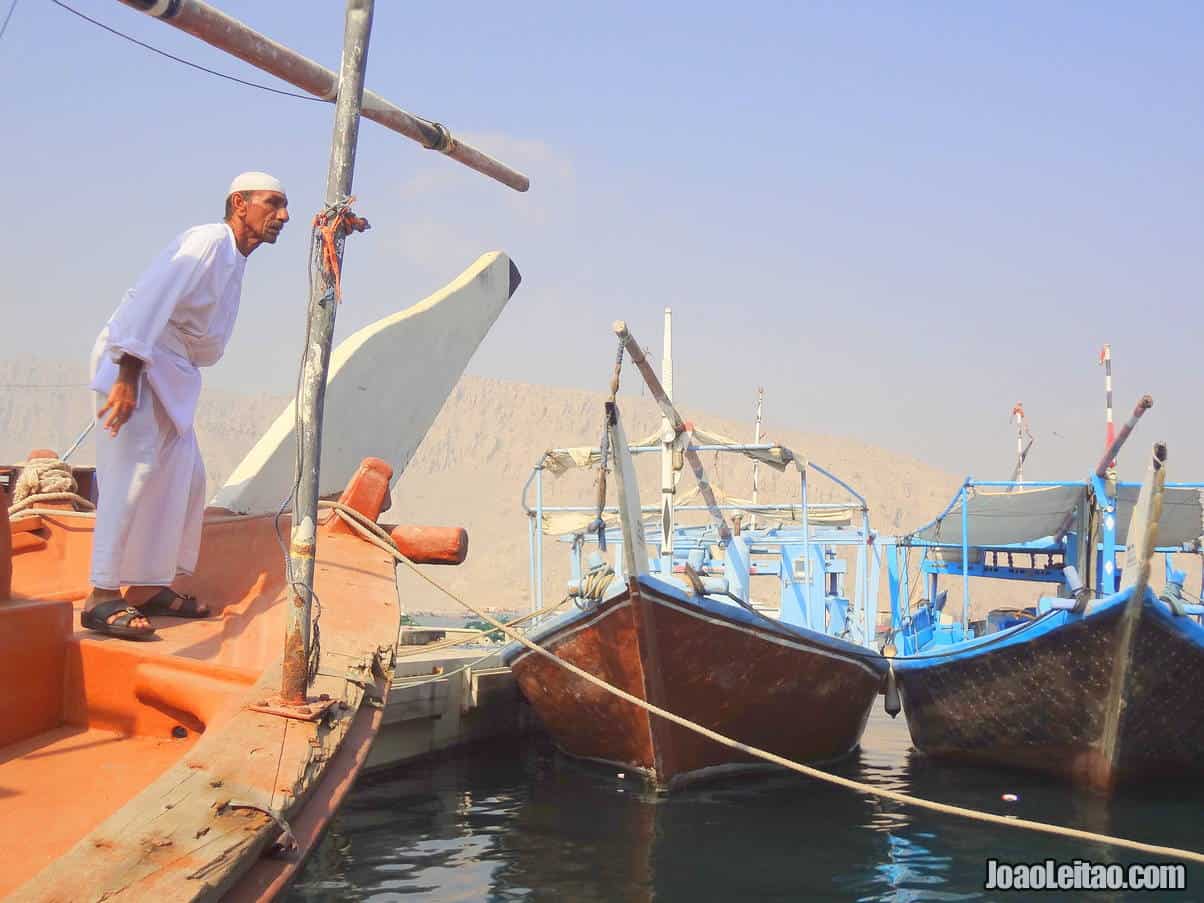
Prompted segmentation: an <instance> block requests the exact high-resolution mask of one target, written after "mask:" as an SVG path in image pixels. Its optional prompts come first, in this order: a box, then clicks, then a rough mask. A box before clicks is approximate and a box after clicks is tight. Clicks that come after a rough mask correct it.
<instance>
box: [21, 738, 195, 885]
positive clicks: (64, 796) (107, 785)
mask: <svg viewBox="0 0 1204 903" xmlns="http://www.w3.org/2000/svg"><path fill="white" fill-rule="evenodd" d="M196 741H197V735H196V734H193V733H189V735H188V736H187V737H185V738H183V739H174V738H163V737H129V736H125V735H123V734H121V733H118V732H116V731H108V730H100V729H98V728H89V727H81V726H77V725H71V724H64V725H60V726H59V727H56V728H53V729H52V730H49V731H45V732H44V733H41V734H37V735H36V736H33V737H29V738H26V739H25V740H22V741H20V742H18V743H15V744H13V745H11V746H10V747H9V748H7V749H6V750H4V752H3V753H2V754H0V807H2V808H3V811H4V817H5V821H6V823H8V824H9V825H12V826H16V825H27V826H31V827H30V830H25V831H19V830H10V831H5V832H0V862H4V863H5V868H4V869H2V870H0V896H6V895H7V894H9V893H11V892H12V891H13V890H15V889H16V888H17V887H19V886H20V885H21V884H22V883H23V882H24V881H25V880H26V879H28V878H29V877H30V876H32V875H34V874H37V873H38V872H39V871H41V870H42V869H43V868H45V867H46V866H48V865H50V864H51V863H52V862H54V860H55V859H57V858H58V857H59V856H62V855H63V854H64V853H66V852H67V850H69V849H71V847H72V846H74V845H75V843H76V841H78V840H79V838H81V837H83V836H84V835H86V834H88V833H89V832H90V831H91V830H92V829H93V828H95V827H96V826H97V825H99V824H100V823H101V822H103V821H104V820H105V818H107V817H108V816H109V815H110V814H111V813H113V812H115V811H117V810H118V809H120V808H121V807H122V806H124V805H125V804H126V803H127V802H129V801H130V800H131V799H133V798H134V797H135V796H137V795H138V793H139V792H141V791H142V789H143V788H145V787H146V785H147V784H149V783H151V782H152V781H153V780H154V779H155V778H157V777H158V776H159V775H160V774H162V773H163V772H165V771H166V770H167V769H168V768H170V767H171V766H172V765H173V764H174V763H175V762H176V761H177V760H178V759H179V758H180V756H181V755H182V754H183V753H184V752H186V751H187V750H188V749H190V748H191V747H192V746H193V744H195V743H196ZM118 745H120V747H121V755H120V757H119V758H114V756H113V751H114V748H115V747H116V746H118ZM48 813H53V817H52V818H48V817H47V814H48ZM32 826H36V828H34V827H32Z"/></svg>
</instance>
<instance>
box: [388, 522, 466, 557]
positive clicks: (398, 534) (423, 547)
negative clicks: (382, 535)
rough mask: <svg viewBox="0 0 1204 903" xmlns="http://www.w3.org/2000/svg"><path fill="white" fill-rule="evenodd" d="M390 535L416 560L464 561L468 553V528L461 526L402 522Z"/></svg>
mask: <svg viewBox="0 0 1204 903" xmlns="http://www.w3.org/2000/svg"><path fill="white" fill-rule="evenodd" d="M389 535H390V536H391V537H393V541H394V542H395V543H397V548H398V551H400V552H401V554H402V555H404V556H405V557H406V558H408V559H410V561H412V562H414V563H415V564H463V563H464V559H465V558H467V557H468V531H467V530H465V529H464V528H463V527H415V526H412V525H411V524H401V525H400V526H397V527H394V528H393V532H391V533H390V534H389Z"/></svg>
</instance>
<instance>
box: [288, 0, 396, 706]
mask: <svg viewBox="0 0 1204 903" xmlns="http://www.w3.org/2000/svg"><path fill="white" fill-rule="evenodd" d="M373 3H374V0H347V18H346V26H345V31H344V34H343V62H342V69H341V71H340V73H339V95H338V99H337V101H336V102H335V111H334V137H333V138H332V140H331V148H330V169H329V172H328V174H327V177H326V203H327V204H328V205H330V204H336V203H338V202H340V201H343V200H345V199H346V198H347V197H348V196H349V195H350V194H351V182H352V176H353V174H354V172H355V147H356V140H357V138H358V136H359V124H360V103H361V101H362V100H363V95H364V70H365V69H366V68H367V64H368V38H369V36H370V34H371V32H372V12H373ZM345 237H346V235H345V233H344V232H343V230H342V228H341V227H340V228H339V229H338V231H337V232H336V235H335V239H336V241H335V252H336V254H337V256H338V259H339V268H340V270H341V269H342V262H343V240H344V238H345ZM310 251H311V253H312V254H314V255H321V254H322V248H321V245H320V243H319V242H316V241H315V243H314V247H313V248H311V249H310ZM319 259H320V257H319ZM315 269H317V271H318V277H317V278H316V279H314V281H313V290H312V292H311V293H310V298H309V331H308V333H307V335H306V347H305V351H304V355H305V357H304V365H303V371H302V375H301V386H300V391H299V394H298V397H297V407H298V409H299V410H298V413H299V418H298V423H297V437H298V443H299V446H300V461H299V463H298V467H299V473H298V474H297V496H296V499H295V500H294V502H293V535H292V543H291V545H290V548H289V570H290V575H291V581H292V586H291V590H292V597H293V598H292V604H291V605H290V606H288V617H287V623H286V626H285V635H284V680H283V684H282V687H281V694H280V695H281V696H282V698H283V700H284V702H285V703H290V704H299V703H302V702H304V701H305V692H306V690H307V689H308V686H309V654H310V607H311V605H312V602H313V585H314V555H315V554H316V551H317V521H318V468H319V464H320V462H321V459H322V413H323V406H324V403H325V400H326V373H327V369H328V366H329V364H330V346H331V343H332V339H333V338H334V319H335V310H336V308H337V307H338V305H337V303H336V300H335V289H334V285H333V284H330V283H329V282H328V275H327V271H326V268H325V267H324V266H318V267H315Z"/></svg>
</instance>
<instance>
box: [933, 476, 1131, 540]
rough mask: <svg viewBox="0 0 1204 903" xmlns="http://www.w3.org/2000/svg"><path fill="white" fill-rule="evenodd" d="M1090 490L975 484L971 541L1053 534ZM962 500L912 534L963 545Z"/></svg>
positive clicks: (968, 520)
mask: <svg viewBox="0 0 1204 903" xmlns="http://www.w3.org/2000/svg"><path fill="white" fill-rule="evenodd" d="M1086 492H1087V488H1086V487H1085V486H1053V487H1042V488H1038V489H1020V490H1016V491H1015V492H1005V491H1002V490H1000V491H988V490H983V489H974V488H973V487H971V488H970V490H969V498H968V500H967V501H966V503H965V505H966V526H967V530H966V532H967V534H968V542H967V544H968V545H971V546H996V545H1008V544H1010V543H1018V542H1031V541H1032V540H1035V539H1040V538H1041V537H1043V536H1051V535H1053V534H1054V533H1057V532H1058V530H1059V529H1060V528H1061V527H1062V526H1063V524H1065V522H1066V519H1067V518H1068V517H1069V516H1070V515H1071V514H1073V512H1074V510H1075V508H1076V507H1077V506H1078V504H1079V502H1081V501H1082V500H1083V498H1084V496H1085V495H1086ZM1134 498H1136V493H1134ZM962 504H963V503H962V502H958V503H957V504H956V505H954V506H953V507H952V508H950V509H949V511H948V512H946V513H945V514H944V515H943V516H942V517H941V518H939V519H938V520H936V521H934V522H933V523H931V524H929V525H928V526H927V527H923V528H921V529H920V530H919V531H917V532H916V533H914V534H912V538H913V539H922V540H926V541H927V542H939V543H946V544H949V545H958V546H960V545H961V544H962Z"/></svg>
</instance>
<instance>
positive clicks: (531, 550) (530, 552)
mask: <svg viewBox="0 0 1204 903" xmlns="http://www.w3.org/2000/svg"><path fill="white" fill-rule="evenodd" d="M537 530H538V531H540V533H542V527H540V526H536V516H535V513H534V512H531V513H530V514H528V515H527V570H528V572H529V573H528V576H529V577H530V588H531V611H538V610H539V609H538V607H536V605H535V537H536V535H537V534H536V531H537ZM542 538H543V537H542V536H540V539H541V540H542Z"/></svg>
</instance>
